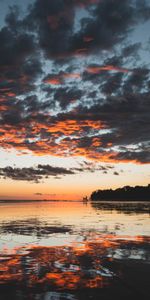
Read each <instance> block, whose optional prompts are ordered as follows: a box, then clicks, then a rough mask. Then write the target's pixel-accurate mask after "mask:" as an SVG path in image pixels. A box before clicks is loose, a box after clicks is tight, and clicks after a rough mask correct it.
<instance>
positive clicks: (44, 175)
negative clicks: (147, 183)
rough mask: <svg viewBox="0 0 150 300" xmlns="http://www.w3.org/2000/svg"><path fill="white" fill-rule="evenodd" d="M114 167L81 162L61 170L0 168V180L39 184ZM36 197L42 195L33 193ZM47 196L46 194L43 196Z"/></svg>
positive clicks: (60, 168)
mask: <svg viewBox="0 0 150 300" xmlns="http://www.w3.org/2000/svg"><path fill="white" fill-rule="evenodd" d="M113 168H114V167H113V166H111V165H108V166H102V165H100V164H96V163H92V162H88V161H83V162H82V163H79V167H71V168H63V167H54V166H51V165H41V164H39V165H37V166H36V167H23V168H17V167H10V166H7V167H4V168H0V178H3V179H12V180H17V181H28V182H35V183H39V182H40V181H41V180H43V179H48V178H49V177H53V178H55V179H60V178H61V177H62V176H66V175H74V174H79V173H83V172H86V173H87V172H92V173H93V172H95V171H102V172H104V171H106V172H107V171H111V169H113ZM35 195H37V196H41V195H43V194H42V193H35ZM45 195H48V194H45Z"/></svg>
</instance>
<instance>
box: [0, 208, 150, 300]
mask: <svg viewBox="0 0 150 300" xmlns="http://www.w3.org/2000/svg"><path fill="white" fill-rule="evenodd" d="M149 209H150V204H149V203H144V204H142V206H141V204H140V203H137V204H136V205H135V202H134V204H133V203H130V204H129V203H127V205H125V204H124V206H122V204H119V202H118V203H117V206H116V204H115V206H113V204H112V203H111V205H110V206H109V204H108V203H107V205H105V203H103V205H100V206H97V205H92V206H91V204H88V205H84V204H82V203H77V202H76V203H75V202H70V203H65V202H50V203H20V204H16V203H15V204H13V203H12V204H10V203H9V204H8V203H7V204H5V203H1V204H0V299H2V300H5V299H6V300H7V299H10V298H12V299H14V300H24V299H29V300H30V299H33V300H34V299H35V300H43V299H44V300H61V299H70V300H78V299H79V300H80V299H82V300H84V299H96V300H97V299H104V300H105V299H127V297H128V299H133V297H136V299H141V298H142V299H148V295H149V293H150V286H149V278H150V268H149V263H150V219H149V216H150V215H149Z"/></svg>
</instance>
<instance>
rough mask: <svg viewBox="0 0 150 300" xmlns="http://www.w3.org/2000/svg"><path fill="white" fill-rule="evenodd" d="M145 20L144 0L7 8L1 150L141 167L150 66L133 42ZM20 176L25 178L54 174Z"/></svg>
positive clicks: (74, 0) (0, 87) (148, 124)
mask: <svg viewBox="0 0 150 300" xmlns="http://www.w3.org/2000/svg"><path fill="white" fill-rule="evenodd" d="M79 11H80V13H79ZM149 18H150V9H149V6H148V4H147V2H146V1H143V2H142V3H141V1H136V3H135V1H120V0H115V1H113V0H105V1H99V0H85V1H80V0H70V1H67V0H60V1H52V0H45V1H41V0H36V1H35V2H33V3H32V5H31V6H30V8H29V9H28V11H27V13H26V15H24V16H21V15H20V14H19V10H17V8H16V7H13V8H11V9H10V11H9V13H8V15H7V16H6V23H5V26H4V27H3V28H2V29H1V30H0V44H1V48H0V71H1V72H0V146H1V147H2V148H3V149H5V150H8V149H16V150H18V151H19V152H20V154H21V153H28V152H32V153H33V154H36V155H45V154H46V155H53V156H63V157H64V156H83V157H85V159H86V158H88V159H91V160H96V161H105V162H121V161H125V162H135V163H149V162H150V158H149V128H150V121H149V111H150V102H149V87H150V70H149V67H148V64H147V63H145V62H144V61H143V57H144V59H145V58H146V55H145V56H144V55H143V57H142V58H141V53H143V52H142V51H143V49H142V38H141V42H138V43H137V42H136V40H134V38H132V37H133V36H134V30H135V29H137V28H139V27H138V26H140V25H141V24H143V22H144V21H147V20H148V19H149ZM131 33H132V34H133V36H132V35H131ZM86 168H87V171H88V168H90V166H88V167H86ZM91 170H92V167H91ZM28 171H29V170H28V169H26V168H25V169H24V173H25V177H24V178H26V180H30V179H31V181H32V176H33V178H35V177H34V176H36V178H35V180H36V179H37V180H40V179H41V177H40V176H46V174H45V175H42V174H41V173H40V172H49V173H48V174H49V175H48V176H52V175H50V172H51V174H52V169H51V170H50V169H49V170H47V171H46V170H45V169H41V168H40V169H34V168H31V170H30V171H31V173H30V174H29V175H28ZM36 171H37V172H38V174H35V173H36ZM55 171H56V169H55ZM69 171H70V170H69ZM76 171H77V170H76ZM105 171H107V170H104V172H105ZM1 172H2V171H1ZM7 172H8V174H9V176H12V177H15V176H16V178H17V176H18V178H23V173H22V169H17V170H16V169H15V168H13V169H6V170H5V174H6V175H7ZM19 172H20V175H19ZM11 174H12V175H11ZM54 174H55V173H54ZM31 175H32V176H31ZM59 175H60V170H58V176H59ZM66 175H67V174H66ZM28 176H29V177H28ZM38 176H39V177H38ZM54 176H55V175H54ZM56 176H57V175H56ZM10 178H11V177H10ZM22 180H23V179H22ZM33 180H34V179H33Z"/></svg>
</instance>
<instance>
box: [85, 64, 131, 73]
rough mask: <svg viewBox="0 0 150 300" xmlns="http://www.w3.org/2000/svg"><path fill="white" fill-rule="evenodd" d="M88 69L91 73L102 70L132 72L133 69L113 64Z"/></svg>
mask: <svg viewBox="0 0 150 300" xmlns="http://www.w3.org/2000/svg"><path fill="white" fill-rule="evenodd" d="M86 71H87V72H88V73H90V74H99V73H100V71H116V72H123V73H128V72H131V70H129V69H125V68H120V67H115V66H112V65H107V66H96V67H88V68H87V69H86Z"/></svg>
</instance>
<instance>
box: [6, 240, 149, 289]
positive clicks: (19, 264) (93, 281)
mask: <svg viewBox="0 0 150 300" xmlns="http://www.w3.org/2000/svg"><path fill="white" fill-rule="evenodd" d="M148 242H150V239H149V238H148V237H141V236H137V237H129V236H122V237H120V236H119V237H117V236H115V235H101V236H97V237H95V238H94V240H93V239H92V240H91V241H85V242H83V243H80V244H76V243H74V244H72V245H71V246H64V247H62V246H61V247H42V246H35V245H33V246H32V247H28V248H27V247H22V248H16V249H14V250H13V252H12V253H11V254H10V252H8V251H7V249H5V251H3V256H1V257H0V260H1V261H0V284H1V285H6V286H7V285H10V284H13V285H19V286H24V287H26V288H35V287H38V288H42V289H43V288H45V287H49V288H52V289H55V290H65V289H69V290H72V289H73V290H76V289H83V288H102V287H105V286H108V285H110V284H111V283H112V282H113V280H114V279H115V276H116V274H114V273H113V272H112V270H111V268H109V264H110V263H111V262H112V261H113V260H114V257H113V255H112V256H110V255H109V254H110V253H111V251H112V250H115V249H121V248H122V247H125V249H127V247H129V248H132V247H139V246H142V245H144V243H148ZM106 261H107V268H106V267H105V263H106Z"/></svg>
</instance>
